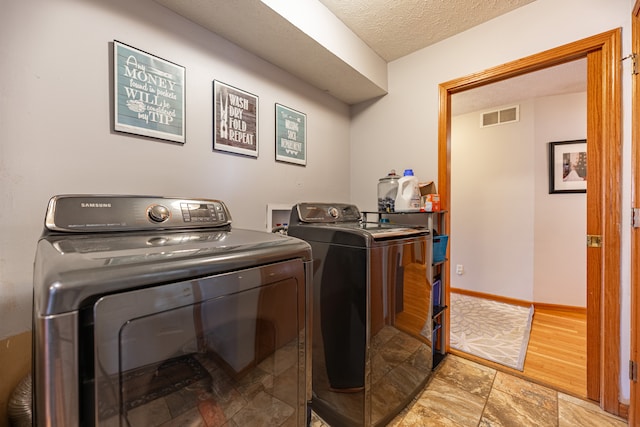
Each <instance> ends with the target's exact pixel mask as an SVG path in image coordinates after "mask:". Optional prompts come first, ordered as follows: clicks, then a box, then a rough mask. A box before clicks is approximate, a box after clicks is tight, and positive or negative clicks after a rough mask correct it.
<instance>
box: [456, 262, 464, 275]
mask: <svg viewBox="0 0 640 427" xmlns="http://www.w3.org/2000/svg"><path fill="white" fill-rule="evenodd" d="M456 274H457V275H462V274H464V266H463V265H462V264H456Z"/></svg>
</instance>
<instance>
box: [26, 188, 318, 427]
mask: <svg viewBox="0 0 640 427" xmlns="http://www.w3.org/2000/svg"><path fill="white" fill-rule="evenodd" d="M311 262H312V260H311V250H310V247H309V245H308V244H307V243H305V242H303V241H302V240H299V239H295V238H293V237H287V236H283V235H280V234H271V233H265V232H258V231H250V230H240V229H232V228H231V215H230V213H229V211H228V209H227V207H226V205H225V204H224V203H223V202H222V201H219V200H207V199H205V200H194V199H179V198H163V197H149V196H94V195H72V196H56V197H53V198H52V199H51V201H50V202H49V205H48V209H47V212H46V217H45V230H44V233H43V235H42V237H41V239H40V240H39V242H38V246H37V253H36V257H35V273H34V290H33V295H34V306H33V363H34V366H33V383H34V386H33V399H34V402H33V408H34V414H33V418H34V425H37V426H64V427H72V426H83V427H84V426H127V427H135V426H144V427H150V426H159V425H207V426H223V425H225V426H226V425H239V426H265V425H269V426H291V425H296V426H304V425H306V423H307V402H308V400H309V399H310V395H311V382H310V374H311V371H310V360H309V357H310V352H309V351H308V346H309V345H310V328H309V327H308V325H307V320H306V319H307V318H308V310H309V303H310V298H311V295H310V292H309V289H310V288H309V286H310V283H311Z"/></svg>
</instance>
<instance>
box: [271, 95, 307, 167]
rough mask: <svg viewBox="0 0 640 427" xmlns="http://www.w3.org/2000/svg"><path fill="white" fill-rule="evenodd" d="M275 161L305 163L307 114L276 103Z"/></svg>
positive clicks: (304, 164)
mask: <svg viewBox="0 0 640 427" xmlns="http://www.w3.org/2000/svg"><path fill="white" fill-rule="evenodd" d="M276 161H280V162H287V163H294V164H297V165H303V166H306V165H307V115H306V114H304V113H301V112H300V111H296V110H293V109H291V108H289V107H285V106H284V105H281V104H276Z"/></svg>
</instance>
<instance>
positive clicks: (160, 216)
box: [147, 205, 171, 222]
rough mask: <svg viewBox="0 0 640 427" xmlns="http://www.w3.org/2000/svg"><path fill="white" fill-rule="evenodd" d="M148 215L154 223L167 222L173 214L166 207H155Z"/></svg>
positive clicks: (151, 208) (152, 207) (150, 209)
mask: <svg viewBox="0 0 640 427" xmlns="http://www.w3.org/2000/svg"><path fill="white" fill-rule="evenodd" d="M147 215H149V219H150V220H151V221H153V222H165V221H166V220H168V219H169V216H170V215H171V213H170V212H169V209H167V207H166V206H162V205H153V206H151V207H150V208H149V210H148V211H147Z"/></svg>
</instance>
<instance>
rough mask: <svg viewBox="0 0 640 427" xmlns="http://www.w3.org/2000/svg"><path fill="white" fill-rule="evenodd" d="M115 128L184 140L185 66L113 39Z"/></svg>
mask: <svg viewBox="0 0 640 427" xmlns="http://www.w3.org/2000/svg"><path fill="white" fill-rule="evenodd" d="M113 66H114V73H113V85H114V90H113V93H114V97H115V99H114V102H113V105H114V129H115V130H116V131H119V132H127V133H132V134H137V135H144V136H149V137H153V138H159V139H165V140H169V141H174V142H179V143H184V142H185V69H184V67H182V66H180V65H177V64H174V63H173V62H169V61H167V60H165V59H162V58H158V57H156V56H153V55H151V54H149V53H147V52H143V51H141V50H139V49H136V48H134V47H131V46H127V45H126V44H123V43H121V42H119V41H115V40H114V42H113Z"/></svg>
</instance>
